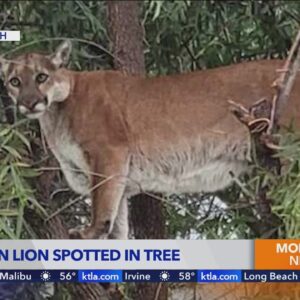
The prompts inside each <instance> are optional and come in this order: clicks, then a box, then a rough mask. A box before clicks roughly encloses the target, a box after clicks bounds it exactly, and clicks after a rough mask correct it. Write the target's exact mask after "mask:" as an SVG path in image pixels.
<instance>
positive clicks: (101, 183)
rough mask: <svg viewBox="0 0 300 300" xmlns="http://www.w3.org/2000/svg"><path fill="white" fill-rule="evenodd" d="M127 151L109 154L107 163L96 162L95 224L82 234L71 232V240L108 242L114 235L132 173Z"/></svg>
mask: <svg viewBox="0 0 300 300" xmlns="http://www.w3.org/2000/svg"><path fill="white" fill-rule="evenodd" d="M122 150H123V149H121V150H120V149H114V151H109V152H107V153H106V155H105V156H102V157H105V161H101V158H99V159H95V160H94V161H93V163H92V166H94V167H93V173H94V175H93V186H92V189H93V192H92V211H91V214H92V220H91V224H90V225H89V226H87V227H85V228H84V229H82V230H77V229H71V230H70V232H69V233H70V238H73V239H98V238H107V237H108V235H109V234H110V233H111V232H112V229H113V227H114V222H115V219H116V216H117V214H118V210H119V207H120V204H121V199H122V197H123V194H124V190H125V186H126V181H127V175H128V170H129V156H128V152H127V151H124V150H123V151H122Z"/></svg>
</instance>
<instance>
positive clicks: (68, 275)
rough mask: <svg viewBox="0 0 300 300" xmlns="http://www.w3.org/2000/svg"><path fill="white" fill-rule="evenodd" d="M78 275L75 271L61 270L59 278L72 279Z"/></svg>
mask: <svg viewBox="0 0 300 300" xmlns="http://www.w3.org/2000/svg"><path fill="white" fill-rule="evenodd" d="M75 275H76V273H75V272H60V274H59V279H60V280H72V279H73V277H74V276H75Z"/></svg>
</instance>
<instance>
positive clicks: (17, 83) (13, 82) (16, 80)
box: [9, 77, 21, 87]
mask: <svg viewBox="0 0 300 300" xmlns="http://www.w3.org/2000/svg"><path fill="white" fill-rule="evenodd" d="M9 83H10V84H11V85H12V86H14V87H19V86H20V85H21V81H20V79H19V78H17V77H13V78H12V79H11V80H10V81H9Z"/></svg>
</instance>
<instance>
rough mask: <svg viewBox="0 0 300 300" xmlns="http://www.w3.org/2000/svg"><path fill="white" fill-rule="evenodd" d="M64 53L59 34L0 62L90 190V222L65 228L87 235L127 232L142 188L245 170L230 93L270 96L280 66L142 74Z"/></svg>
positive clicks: (204, 183)
mask: <svg viewBox="0 0 300 300" xmlns="http://www.w3.org/2000/svg"><path fill="white" fill-rule="evenodd" d="M70 52H71V44H70V42H69V41H65V42H63V43H62V44H61V45H60V46H59V47H58V48H57V50H56V52H55V53H53V54H51V55H41V54H36V53H29V54H24V55H21V56H19V57H16V58H14V59H13V60H11V61H9V60H5V59H3V58H1V59H0V70H1V73H2V77H3V79H4V82H5V86H6V88H7V90H8V93H9V95H10V97H11V98H12V100H13V101H14V103H15V104H16V105H17V107H18V109H19V111H20V112H21V113H22V114H24V115H25V116H27V117H28V118H32V119H38V120H39V123H40V126H41V129H42V131H43V133H44V135H45V137H46V140H47V142H48V144H49V147H50V148H51V150H52V151H53V153H54V155H55V157H56V158H57V159H58V161H59V163H60V166H61V169H62V171H63V173H64V175H65V177H66V179H67V181H68V183H69V185H70V187H71V188H72V189H73V190H74V191H75V192H77V193H80V194H83V195H91V196H92V199H93V201H92V220H91V224H90V225H89V226H87V227H86V228H84V229H83V230H77V229H73V230H71V232H70V236H71V237H72V238H85V239H94V238H99V237H102V238H107V237H108V238H118V239H125V238H127V234H128V221H127V199H128V198H129V197H131V196H133V195H136V194H138V193H140V192H142V191H148V192H159V193H195V192H213V191H216V190H220V189H223V188H225V187H226V186H228V185H229V184H230V183H231V182H232V177H233V176H239V175H240V174H241V173H242V172H244V171H246V170H247V169H248V168H249V166H248V165H249V161H250V155H249V153H250V141H249V140H250V138H249V133H248V130H247V128H246V127H245V126H243V125H241V123H240V122H239V121H238V120H237V119H236V118H235V117H234V116H233V115H232V113H231V112H230V111H229V104H228V100H230V99H231V100H234V101H237V102H240V103H242V104H243V105H245V106H246V107H249V106H250V105H251V103H254V102H256V101H257V100H259V99H261V98H263V97H269V98H270V97H271V96H272V89H271V84H272V82H273V81H274V79H275V78H276V77H277V76H278V73H276V69H279V68H280V67H282V65H283V62H282V61H279V60H272V61H271V60H265V61H252V62H245V63H240V64H235V65H231V66H227V67H220V68H216V69H211V70H205V71H197V72H191V73H187V74H180V75H171V76H161V77H157V78H143V77H141V76H130V75H125V74H122V73H121V72H118V71H92V72H85V71H83V72H75V71H71V70H67V69H65V68H64V67H63V66H65V65H66V64H67V62H68V60H69V56H70ZM299 117H300V81H299V78H298V79H297V80H296V83H295V88H294V90H293V92H292V95H291V99H290V102H289V107H288V109H287V110H286V111H285V114H284V116H283V120H284V122H288V120H291V119H292V118H295V121H296V124H297V123H298V124H299V119H300V118H299ZM297 121H298V122H297ZM145 222H147V220H145Z"/></svg>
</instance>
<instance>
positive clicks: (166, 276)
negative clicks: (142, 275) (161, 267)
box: [159, 271, 170, 281]
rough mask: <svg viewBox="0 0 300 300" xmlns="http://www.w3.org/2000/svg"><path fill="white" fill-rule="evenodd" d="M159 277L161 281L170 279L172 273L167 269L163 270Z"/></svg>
mask: <svg viewBox="0 0 300 300" xmlns="http://www.w3.org/2000/svg"><path fill="white" fill-rule="evenodd" d="M159 278H160V280H161V281H168V280H169V279H170V273H169V272H167V271H162V272H160V274H159Z"/></svg>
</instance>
